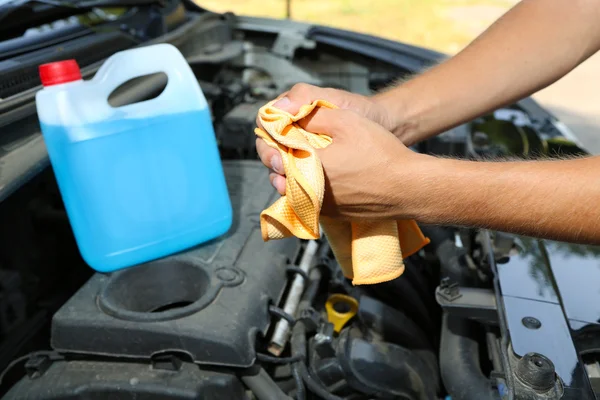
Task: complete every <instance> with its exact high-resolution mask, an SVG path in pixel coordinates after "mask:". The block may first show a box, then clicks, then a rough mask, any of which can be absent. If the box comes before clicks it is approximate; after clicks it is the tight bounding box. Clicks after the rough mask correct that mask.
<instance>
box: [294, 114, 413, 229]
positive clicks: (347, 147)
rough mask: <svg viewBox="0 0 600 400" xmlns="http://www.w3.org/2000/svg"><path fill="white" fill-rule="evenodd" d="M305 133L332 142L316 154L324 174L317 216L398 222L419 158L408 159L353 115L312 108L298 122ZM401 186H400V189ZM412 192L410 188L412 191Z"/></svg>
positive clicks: (385, 135) (395, 143)
mask: <svg viewBox="0 0 600 400" xmlns="http://www.w3.org/2000/svg"><path fill="white" fill-rule="evenodd" d="M298 123H299V125H301V126H302V127H303V128H304V129H305V130H307V131H309V132H314V133H322V134H325V135H328V136H331V137H332V138H333V143H332V144H330V145H329V146H328V147H326V148H325V149H320V150H317V155H318V156H319V158H320V160H321V163H322V165H323V169H324V172H325V198H324V200H323V208H322V210H321V214H322V215H325V216H329V217H335V218H348V219H358V218H360V219H387V218H391V217H394V218H395V217H398V216H402V210H401V209H402V204H403V203H404V202H405V199H406V196H408V198H409V199H410V191H408V190H407V187H406V186H405V185H404V181H405V180H406V181H407V185H408V186H411V185H410V179H408V178H407V179H404V177H411V176H412V175H411V174H412V173H413V171H415V170H418V169H420V163H419V162H417V161H419V160H421V158H422V157H423V156H421V155H420V154H418V153H414V152H413V151H411V150H409V149H408V148H407V147H406V146H404V145H403V144H402V142H401V141H399V140H398V139H397V138H396V137H395V136H394V135H393V134H392V133H390V132H388V131H387V130H385V129H384V128H382V127H381V126H380V125H378V124H376V123H375V122H373V121H370V120H368V119H367V118H364V117H361V116H359V115H358V114H356V113H354V112H352V111H349V110H341V109H334V110H332V109H328V108H317V109H316V110H315V111H313V113H311V114H310V115H309V116H308V117H306V118H304V119H302V120H300V121H299V122H298ZM401 185H402V186H401ZM413 186H414V185H413Z"/></svg>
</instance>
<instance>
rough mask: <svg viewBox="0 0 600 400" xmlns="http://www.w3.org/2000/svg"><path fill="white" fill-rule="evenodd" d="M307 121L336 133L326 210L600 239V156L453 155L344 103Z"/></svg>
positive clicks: (327, 152)
mask: <svg viewBox="0 0 600 400" xmlns="http://www.w3.org/2000/svg"><path fill="white" fill-rule="evenodd" d="M301 123H302V124H303V125H304V127H305V129H307V130H308V131H311V132H319V133H327V134H330V135H331V136H332V137H333V144H332V145H330V146H329V147H328V148H326V149H324V150H320V151H319V157H320V159H321V161H322V163H323V167H324V170H325V175H326V178H327V187H326V198H325V200H324V204H323V210H322V213H323V215H328V216H332V217H336V218H349V219H365V218H366V219H416V220H417V221H419V222H423V223H429V224H445V225H460V226H469V227H480V228H489V229H494V230H500V231H505V232H513V233H518V234H524V235H530V236H536V237H542V238H548V239H555V240H562V241H572V242H581V243H594V244H600V229H599V228H598V224H599V223H600V207H599V204H600V185H598V184H597V180H598V178H597V177H598V175H600V157H587V158H579V159H570V160H549V161H498V162H490V161H487V162H484V161H482V162H475V161H463V160H453V159H445V158H438V157H433V156H430V155H424V154H419V153H415V152H413V151H411V150H409V149H408V148H406V147H405V146H404V145H403V144H402V143H401V142H400V141H399V140H397V139H396V138H395V137H394V136H393V135H392V134H391V133H389V132H388V131H386V130H385V129H383V128H382V127H380V126H379V125H377V124H375V123H373V122H372V121H369V120H367V119H365V118H362V117H359V116H358V115H356V114H354V113H351V112H349V111H345V110H326V109H320V110H319V111H317V112H316V113H315V115H313V116H311V118H309V119H307V120H306V121H301Z"/></svg>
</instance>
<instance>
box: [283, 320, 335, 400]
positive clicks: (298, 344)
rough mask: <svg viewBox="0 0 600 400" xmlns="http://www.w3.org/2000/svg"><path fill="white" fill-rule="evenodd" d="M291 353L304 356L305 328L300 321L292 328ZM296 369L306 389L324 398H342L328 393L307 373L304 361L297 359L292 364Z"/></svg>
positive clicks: (333, 399)
mask: <svg viewBox="0 0 600 400" xmlns="http://www.w3.org/2000/svg"><path fill="white" fill-rule="evenodd" d="M291 345H292V355H293V356H298V357H304V358H306V329H305V327H304V324H303V323H302V322H300V323H298V324H296V325H295V326H294V329H292V337H291ZM293 367H294V368H297V369H298V372H299V373H300V376H301V377H302V380H303V381H304V383H306V386H307V387H308V389H309V390H310V391H311V392H313V393H314V394H316V395H317V396H319V397H320V398H322V399H324V400H344V399H342V398H341V397H339V396H336V395H334V394H332V393H330V392H329V391H328V390H327V389H326V388H324V387H323V386H322V385H321V384H320V383H319V382H317V381H316V380H314V379H313V377H312V376H310V374H309V373H308V368H307V367H306V364H305V363H304V361H299V362H297V363H295V364H294V365H293Z"/></svg>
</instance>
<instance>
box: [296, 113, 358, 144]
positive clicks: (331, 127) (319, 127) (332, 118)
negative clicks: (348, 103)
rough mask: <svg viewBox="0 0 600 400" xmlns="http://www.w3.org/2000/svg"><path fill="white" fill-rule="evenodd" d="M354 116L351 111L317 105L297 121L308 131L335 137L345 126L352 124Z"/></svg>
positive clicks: (353, 123)
mask: <svg viewBox="0 0 600 400" xmlns="http://www.w3.org/2000/svg"><path fill="white" fill-rule="evenodd" d="M355 118H356V116H355V114H354V113H352V112H351V111H345V110H340V109H337V110H332V109H330V108H321V107H319V108H317V109H315V110H314V111H313V112H311V113H310V114H309V115H307V116H306V117H305V118H302V119H301V120H300V121H298V124H299V125H300V126H301V127H302V128H303V129H304V130H306V131H308V132H312V133H321V134H324V135H327V136H330V137H335V136H337V135H338V134H339V133H340V132H341V131H342V130H343V129H344V128H345V127H346V126H354V125H355V124H356V121H354V120H355Z"/></svg>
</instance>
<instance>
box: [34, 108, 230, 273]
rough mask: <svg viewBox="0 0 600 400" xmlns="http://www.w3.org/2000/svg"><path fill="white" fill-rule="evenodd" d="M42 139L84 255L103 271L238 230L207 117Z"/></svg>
mask: <svg viewBox="0 0 600 400" xmlns="http://www.w3.org/2000/svg"><path fill="white" fill-rule="evenodd" d="M42 132H43V135H44V139H45V142H46V146H47V148H48V152H49V154H50V160H51V163H52V166H53V169H54V173H55V175H56V178H57V181H58V185H59V188H60V191H61V195H62V198H63V201H64V203H65V207H66V210H67V214H68V216H69V220H70V223H71V226H72V228H73V231H74V234H75V238H76V240H77V243H78V246H79V250H80V252H81V254H82V256H83V258H84V260H85V261H86V262H87V263H88V264H89V265H90V266H91V267H92V268H94V269H95V270H97V271H100V272H109V271H114V270H117V269H121V268H125V267H129V266H132V265H136V264H140V263H143V262H146V261H150V260H153V259H156V258H160V257H164V256H167V255H170V254H173V253H175V252H178V251H181V250H184V249H186V248H189V247H191V246H194V245H197V244H200V243H203V242H206V241H208V240H211V239H213V238H215V237H218V236H220V235H222V234H224V233H225V232H227V231H228V230H229V228H230V227H231V221H232V210H231V202H230V199H229V194H228V191H227V185H226V181H225V178H224V174H223V169H222V165H221V159H220V156H219V152H218V148H217V145H216V141H215V137H214V132H213V127H212V123H211V121H210V116H209V113H208V111H207V110H205V111H201V112H189V113H181V114H171V115H166V116H159V117H154V118H148V119H129V120H118V121H108V122H102V123H97V124H92V125H87V126H81V127H68V128H65V127H64V126H52V125H44V124H42ZM73 137H92V138H91V139H86V140H80V141H72V140H71V139H70V138H73Z"/></svg>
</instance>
